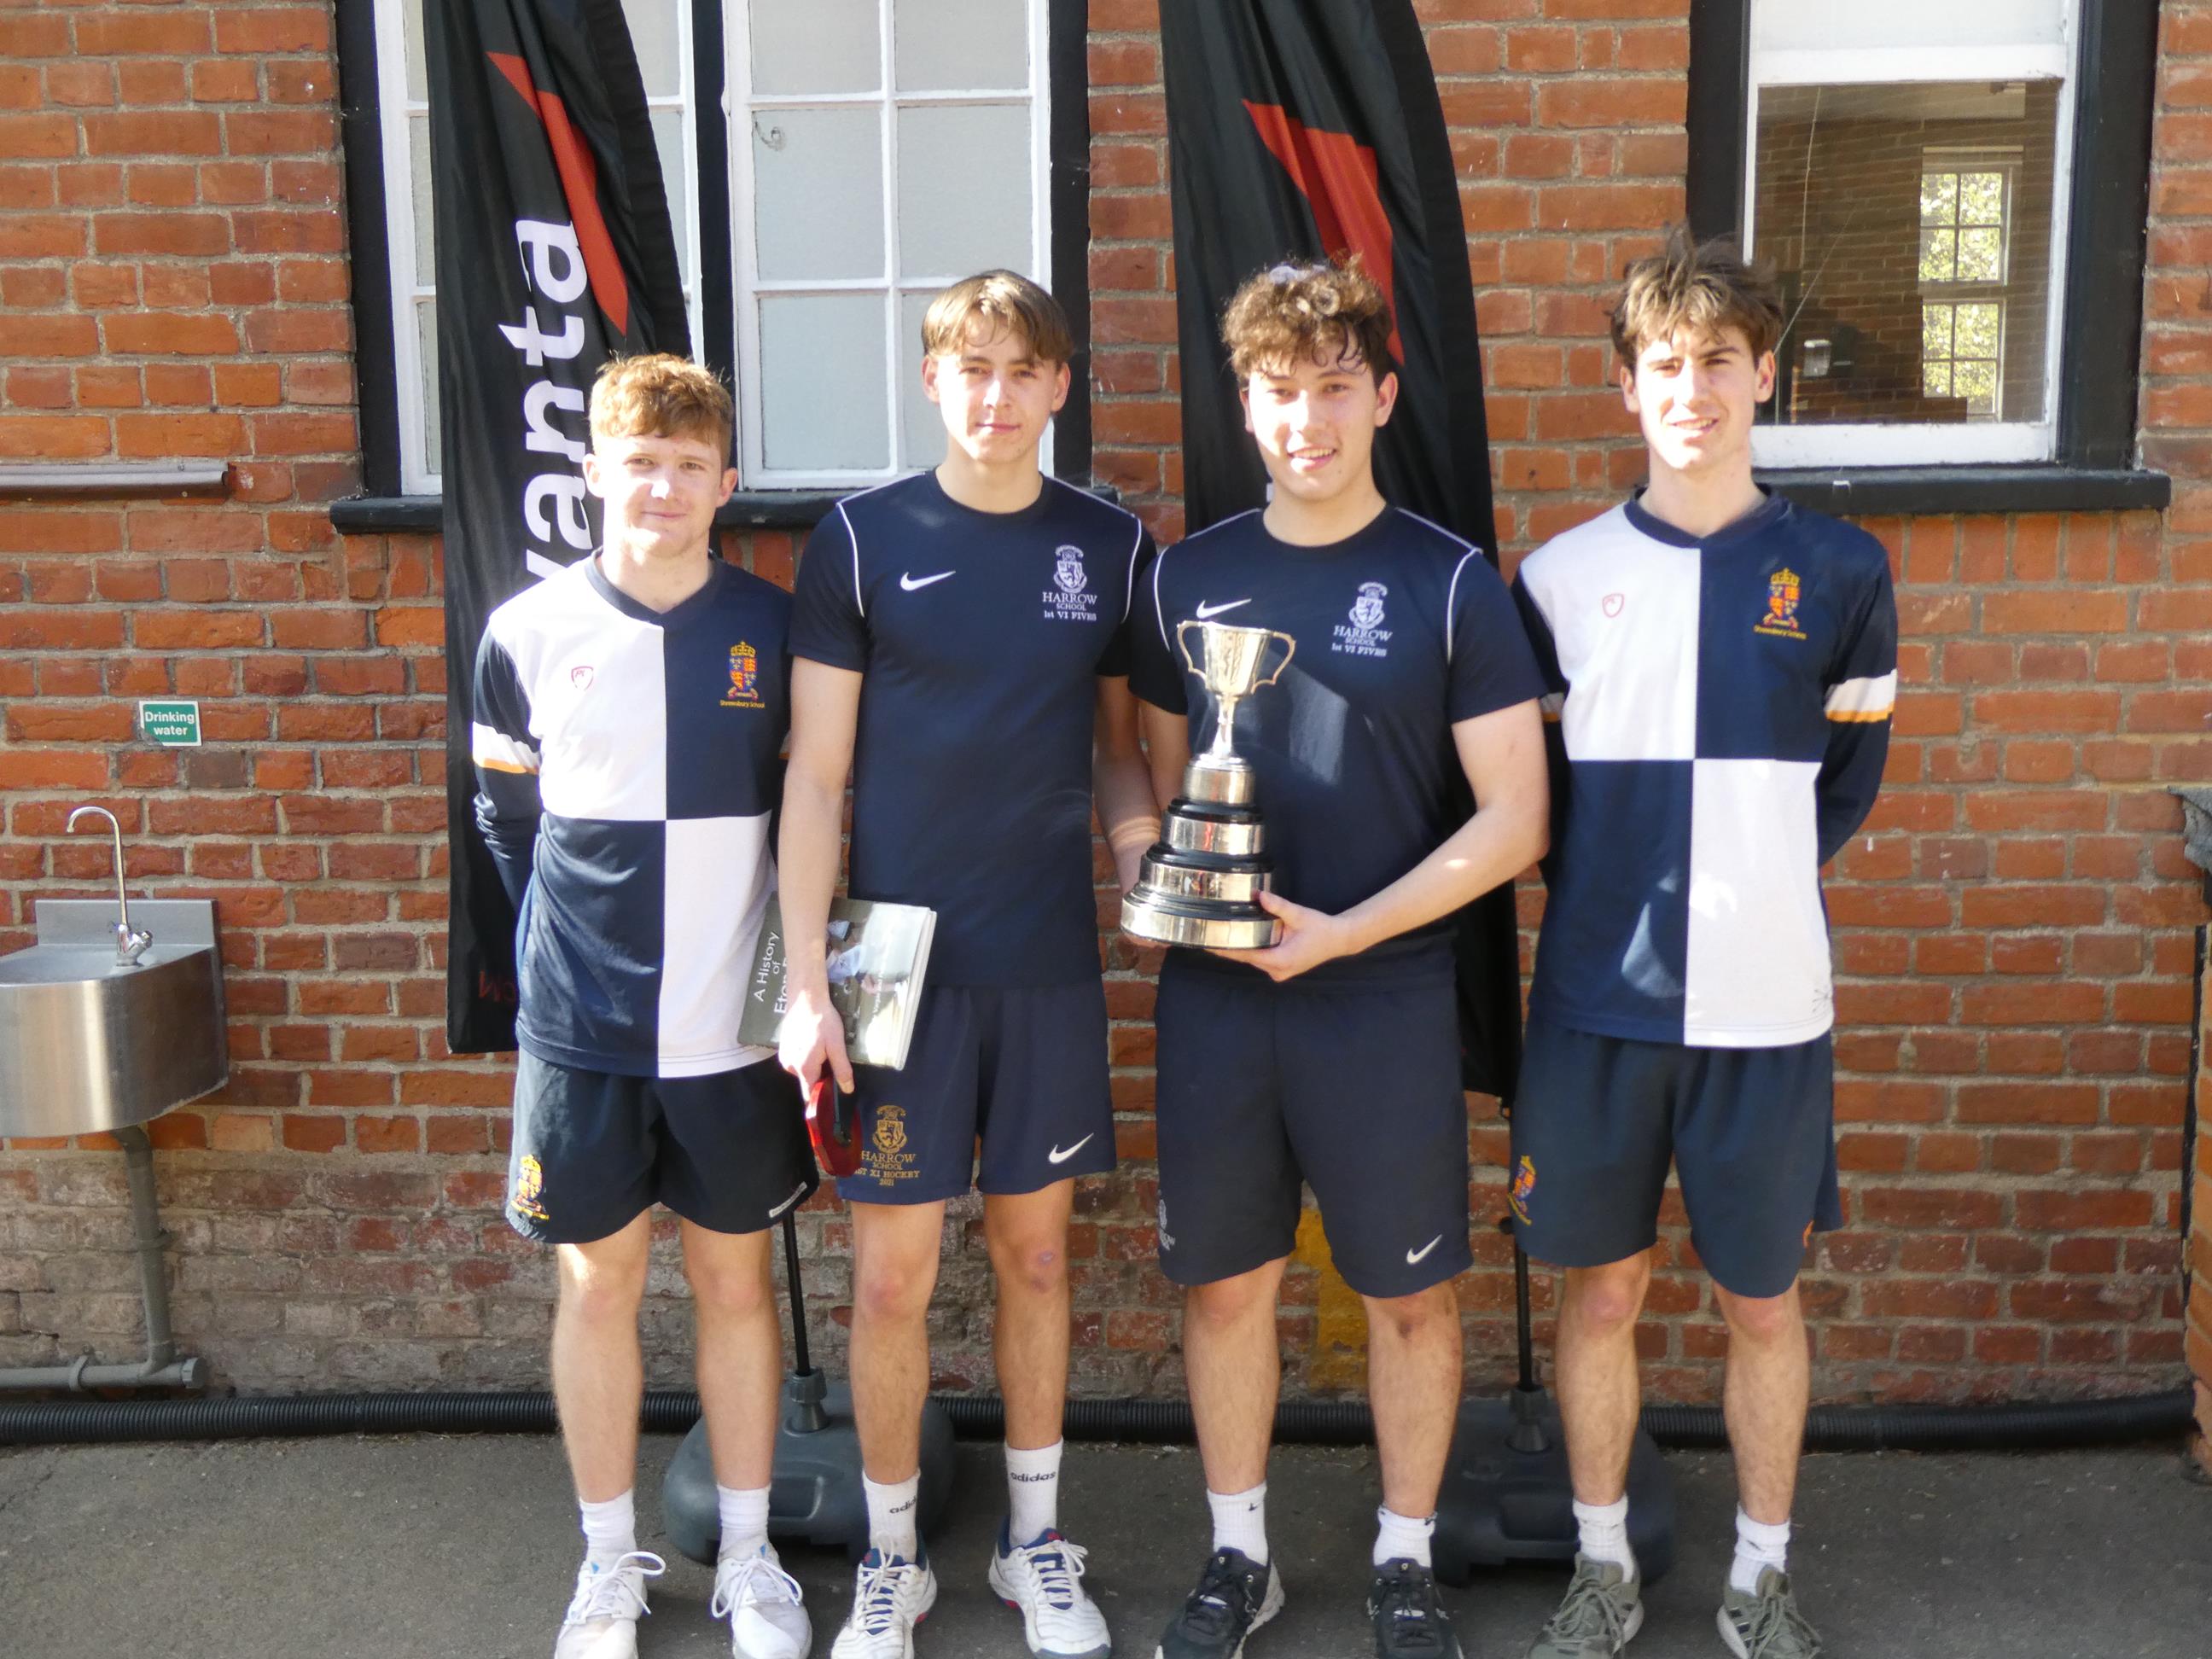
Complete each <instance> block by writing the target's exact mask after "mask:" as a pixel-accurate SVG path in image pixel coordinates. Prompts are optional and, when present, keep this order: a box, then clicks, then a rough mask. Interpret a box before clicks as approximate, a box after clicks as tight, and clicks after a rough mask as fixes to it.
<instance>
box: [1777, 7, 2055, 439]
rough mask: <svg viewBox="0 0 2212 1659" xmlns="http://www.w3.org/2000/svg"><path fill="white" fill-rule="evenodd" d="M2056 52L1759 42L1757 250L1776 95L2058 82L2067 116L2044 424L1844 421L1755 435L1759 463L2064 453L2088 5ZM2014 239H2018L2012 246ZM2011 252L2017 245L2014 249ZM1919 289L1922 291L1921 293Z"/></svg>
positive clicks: (2025, 48)
mask: <svg viewBox="0 0 2212 1659" xmlns="http://www.w3.org/2000/svg"><path fill="white" fill-rule="evenodd" d="M2063 5H2064V10H2063V15H2062V19H2061V31H2062V34H2063V41H2062V43H2061V44H2059V45H2057V46H2025V45H2016V46H1945V47H1930V48H1920V47H1913V48H1906V49H1880V48H1874V49H1867V50H1838V51H1830V52H1812V51H1787V52H1767V51H1762V50H1761V49H1760V48H1759V45H1758V42H1757V37H1756V35H1755V34H1754V36H1753V41H1752V45H1751V48H1750V74H1749V76H1748V77H1747V79H1748V82H1749V86H1748V88H1747V94H1746V96H1745V99H1744V105H1745V109H1744V135H1745V137H1744V161H1743V167H1744V177H1743V204H1744V205H1743V245H1744V248H1745V251H1746V252H1747V253H1749V254H1751V255H1753V256H1754V257H1756V255H1757V253H1758V251H1759V245H1758V224H1757V210H1758V201H1759V196H1758V187H1759V94H1760V92H1761V90H1762V89H1763V88H1767V87H1790V86H1863V85H1870V84H1892V85H1894V84H1899V83H1903V82H1936V81H2055V82H2057V83H2058V120H2057V133H2056V135H2055V151H2054V155H2053V163H2052V179H2051V196H2052V200H2051V286H2050V291H2049V295H2048V305H2049V312H2050V314H2049V317H2048V319H2047V320H2046V322H2045V330H2044V340H2045V348H2044V349H2045V360H2044V371H2043V373H2044V380H2043V384H2044V388H2045V392H2044V400H2043V417H2042V418H2041V419H2040V420H2037V421H2004V420H1997V421H1976V422H1942V423H1934V422H1919V423H1916V422H1898V423H1895V424H1874V423H1865V424H1861V423H1856V422H1854V423H1842V422H1839V423H1837V424H1833V425H1828V424H1811V425H1804V426H1783V425H1768V424H1764V423H1762V424H1760V425H1759V426H1757V427H1755V428H1753V432H1752V457H1753V461H1754V462H1755V464H1756V465H1759V466H1760V467H1771V468H1776V469H1788V468H1793V467H1832V466H1925V465H1978V464H1984V465H1994V464H2002V463H2007V462H2015V463H2017V462H2035V461H2048V460H2051V459H2055V458H2056V456H2057V452H2058V397H2059V390H2060V380H2059V370H2060V365H2061V356H2062V351H2063V345H2064V330H2063V326H2062V325H2063V319H2064V316H2065V305H2066V278H2067V264H2066V251H2067V222H2068V219H2069V213H2070V208H2071V202H2072V197H2073V179H2074V91H2075V81H2076V78H2077V76H2078V75H2079V73H2080V62H2081V0H2063ZM2009 240H2010V239H2009V237H2008V243H2009ZM2008 253H2009V246H2008ZM1916 293H1917V290H1916Z"/></svg>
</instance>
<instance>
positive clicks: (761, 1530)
mask: <svg viewBox="0 0 2212 1659" xmlns="http://www.w3.org/2000/svg"><path fill="white" fill-rule="evenodd" d="M714 1507H715V1508H716V1509H717V1510H720V1512H721V1516H722V1548H721V1553H722V1554H723V1555H724V1556H725V1557H728V1556H732V1555H739V1556H743V1555H758V1554H759V1553H761V1547H762V1546H763V1545H765V1544H766V1543H767V1542H768V1488H767V1487H766V1486H750V1487H739V1486H723V1485H722V1484H720V1482H719V1481H718V1482H716V1483H715V1486H714Z"/></svg>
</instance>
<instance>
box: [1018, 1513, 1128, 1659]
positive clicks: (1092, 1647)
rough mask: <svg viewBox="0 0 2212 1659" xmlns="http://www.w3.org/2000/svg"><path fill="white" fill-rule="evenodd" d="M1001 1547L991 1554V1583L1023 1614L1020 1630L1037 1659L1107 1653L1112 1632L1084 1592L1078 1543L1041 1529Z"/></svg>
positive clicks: (1101, 1658) (1086, 1658)
mask: <svg viewBox="0 0 2212 1659" xmlns="http://www.w3.org/2000/svg"><path fill="white" fill-rule="evenodd" d="M999 1541H1000V1548H999V1549H997V1550H994V1551H993V1552H992V1554H991V1589H993V1590H994V1592H996V1593H997V1595H998V1597H999V1599H1000V1601H1004V1602H1005V1603H1006V1605H1007V1606H1008V1607H1012V1608H1013V1609H1014V1611H1015V1612H1017V1613H1020V1614H1021V1616H1022V1635H1023V1636H1024V1638H1026V1639H1027V1641H1028V1642H1029V1644H1030V1652H1031V1653H1034V1654H1036V1655H1038V1656H1039V1659H1106V1656H1107V1655H1108V1654H1109V1652H1111V1651H1112V1650H1113V1646H1114V1644H1113V1638H1110V1637H1109V1636H1108V1634H1107V1633H1106V1615H1105V1614H1104V1613H1101V1612H1099V1611H1098V1608H1097V1605H1096V1604H1095V1603H1093V1602H1092V1601H1091V1598H1090V1597H1089V1596H1087V1595H1085V1594H1084V1593H1083V1558H1084V1555H1085V1550H1084V1547H1083V1546H1082V1545H1080V1544H1071V1543H1069V1542H1068V1541H1067V1540H1066V1539H1065V1538H1062V1537H1061V1536H1060V1534H1058V1533H1057V1532H1045V1533H1041V1534H1038V1536H1037V1540H1036V1542H1035V1543H1033V1544H1023V1545H1020V1546H1018V1547H1007V1535H1006V1528H1004V1527H1001V1528H1000V1529H999Z"/></svg>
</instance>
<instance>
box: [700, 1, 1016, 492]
mask: <svg viewBox="0 0 2212 1659" xmlns="http://www.w3.org/2000/svg"><path fill="white" fill-rule="evenodd" d="M726 9H727V15H728V20H729V21H728V27H727V28H726V39H727V40H728V43H729V54H730V63H729V75H728V81H727V84H728V86H729V89H730V91H729V99H728V104H729V109H730V143H731V152H730V164H731V192H730V193H731V199H732V202H733V203H734V204H736V206H735V209H734V213H733V218H734V223H733V225H732V255H733V258H734V263H735V271H734V278H735V280H734V283H733V289H734V298H735V301H736V306H737V313H738V314H737V331H736V333H737V346H738V469H739V471H740V473H741V474H742V476H743V477H744V482H745V483H746V485H747V486H748V487H750V488H765V489H793V488H810V487H811V488H821V487H835V486H838V485H850V484H860V483H872V482H874V481H877V480H880V479H884V478H888V477H893V476H895V475H896V474H897V473H900V472H902V471H908V470H910V469H912V468H915V467H917V466H925V465H930V464H932V463H933V462H934V461H935V460H936V459H938V457H939V454H940V453H941V451H942V447H943V437H942V428H940V427H939V425H938V423H937V421H936V416H935V411H934V410H932V409H931V408H930V407H929V405H928V404H927V402H926V400H924V398H922V396H921V388H920V386H919V384H918V380H917V375H918V362H919V356H920V344H919V339H918V328H919V321H920V317H921V311H922V308H923V307H925V306H926V305H927V302H928V300H929V296H930V295H932V294H933V293H935V292H936V291H937V290H938V289H941V288H943V287H945V285H946V284H947V283H952V282H956V281H957V280H958V279H959V278H961V277H963V276H969V275H970V274H972V273H973V272H975V271H978V270H986V269H988V268H990V267H992V266H996V265H1003V266H1006V267H1008V268H1010V269H1012V270H1019V271H1022V272H1024V273H1025V274H1027V275H1029V276H1034V277H1036V278H1037V279H1038V280H1040V281H1042V280H1045V279H1046V277H1047V275H1048V271H1049V269H1050V266H1049V255H1050V243H1049V234H1048V224H1047V214H1046V201H1047V197H1046V191H1045V188H1044V179H1045V169H1046V163H1047V156H1046V147H1045V133H1046V125H1045V123H1046V120H1047V116H1048V110H1047V94H1046V82H1045V61H1044V59H1045V52H1044V42H1045V5H1044V0H809V3H807V4H805V5H803V6H801V5H787V4H781V3H770V0H755V3H750V4H748V3H746V0H726ZM1048 443H1049V439H1048ZM1046 464H1047V465H1050V459H1049V456H1048V457H1047V458H1046Z"/></svg>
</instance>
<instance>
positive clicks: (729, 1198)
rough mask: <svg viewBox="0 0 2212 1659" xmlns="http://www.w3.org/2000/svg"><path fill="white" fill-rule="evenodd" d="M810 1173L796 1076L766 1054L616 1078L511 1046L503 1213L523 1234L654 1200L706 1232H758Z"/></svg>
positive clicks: (610, 1224) (563, 1240)
mask: <svg viewBox="0 0 2212 1659" xmlns="http://www.w3.org/2000/svg"><path fill="white" fill-rule="evenodd" d="M818 1179H819V1177H818V1176H817V1175H816V1173H815V1169H814V1153H813V1150H812V1148H811V1147H810V1146H808V1145H807V1139H806V1118H805V1111H804V1109H803V1108H802V1107H801V1105H800V1102H799V1088H798V1085H796V1084H794V1083H793V1082H792V1080H791V1078H790V1077H789V1075H788V1074H787V1073H785V1072H783V1071H782V1070H781V1069H780V1068H779V1067H778V1066H776V1065H775V1062H774V1061H773V1060H765V1061H762V1062H760V1063H759V1064H757V1065H752V1066H742V1067H740V1068H739V1069H738V1070H737V1071H734V1072H716V1073H712V1074H711V1075H709V1076H707V1077H622V1076H617V1075H615V1074H614V1073H607V1072H581V1071H577V1070H574V1069H573V1068H571V1067H569V1066H556V1065H555V1064H554V1063H553V1062H552V1061H551V1060H540V1059H539V1058H538V1056H537V1055H535V1054H531V1053H530V1052H529V1051H528V1050H525V1051H524V1052H523V1053H522V1054H520V1055H518V1056H517V1057H516V1061H515V1068H514V1144H513V1148H512V1150H511V1151H510V1152H508V1154H507V1220H508V1222H509V1223H510V1224H511V1225H513V1228H514V1230H515V1231H517V1232H519V1233H520V1234H521V1235H522V1236H523V1237H525V1238H534V1239H537V1240H538V1242H539V1243H545V1244H588V1243H591V1242H592V1240H594V1239H599V1238H605V1237H608V1236H609V1235H611V1234H613V1233H618V1232H620V1231H622V1230H623V1228H624V1227H626V1226H628V1225H629V1224H630V1223H631V1222H632V1221H634V1220H635V1219H636V1218H638V1217H639V1216H641V1215H642V1214H643V1213H644V1212H646V1211H647V1209H649V1208H651V1207H652V1206H653V1205H654V1204H656V1203H658V1204H665V1205H666V1206H668V1207H669V1208H670V1209H671V1210H673V1211H675V1212H676V1213H677V1214H678V1215H680V1216H682V1217H683V1218H684V1219H685V1220H686V1221H690V1222H694V1223H696V1224H697V1225H699V1226H702V1227H704V1228H706V1229H708V1231H712V1232H718V1233H757V1232H758V1231H761V1230H762V1229H763V1228H764V1227H767V1226H769V1225H771V1224H772V1223H773V1222H775V1219H776V1218H778V1217H780V1216H781V1215H782V1214H783V1213H784V1212H785V1211H787V1210H788V1209H790V1208H791V1207H792V1206H794V1205H796V1204H800V1203H803V1202H805V1199H806V1196H807V1194H810V1193H811V1192H812V1191H813V1190H814V1188H815V1186H816V1184H817V1181H818Z"/></svg>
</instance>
